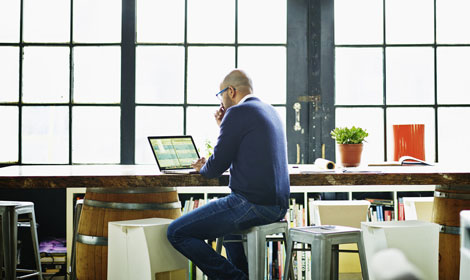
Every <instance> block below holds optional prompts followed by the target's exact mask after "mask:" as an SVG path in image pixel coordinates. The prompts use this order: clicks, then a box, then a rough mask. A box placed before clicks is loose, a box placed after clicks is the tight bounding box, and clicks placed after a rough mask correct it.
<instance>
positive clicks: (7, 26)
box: [0, 1, 21, 43]
mask: <svg viewBox="0 0 470 280" xmlns="http://www.w3.org/2000/svg"><path fill="white" fill-rule="evenodd" d="M20 3H21V2H20V1H0V26H1V27H2V28H0V42H2V43H7V42H8V43H18V42H19V41H20Z"/></svg>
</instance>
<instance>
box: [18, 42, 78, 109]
mask: <svg viewBox="0 0 470 280" xmlns="http://www.w3.org/2000/svg"><path fill="white" fill-rule="evenodd" d="M69 53H70V51H69V48H67V47H25V48H24V56H23V57H24V59H23V60H24V62H23V101H24V102H31V103H33V102H38V103H43V102H44V103H46V102H58V103H64V102H68V101H69Z"/></svg>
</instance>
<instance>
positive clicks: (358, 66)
mask: <svg viewBox="0 0 470 280" xmlns="http://www.w3.org/2000/svg"><path fill="white" fill-rule="evenodd" d="M382 53H383V52H382V49H381V48H336V66H335V69H336V73H335V79H336V83H335V87H336V97H335V100H336V104H346V105H357V104H363V105H371V104H383V75H382V73H383V68H382V67H383V64H382V63H383V54H382Z"/></svg>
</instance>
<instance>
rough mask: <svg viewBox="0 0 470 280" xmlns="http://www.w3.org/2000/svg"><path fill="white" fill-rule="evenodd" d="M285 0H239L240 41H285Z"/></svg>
mask: <svg viewBox="0 0 470 280" xmlns="http://www.w3.org/2000/svg"><path fill="white" fill-rule="evenodd" d="M286 30H287V1H286V0H257V1H252V0H239V1H238V41H239V42H240V43H286V36H287V31H286Z"/></svg>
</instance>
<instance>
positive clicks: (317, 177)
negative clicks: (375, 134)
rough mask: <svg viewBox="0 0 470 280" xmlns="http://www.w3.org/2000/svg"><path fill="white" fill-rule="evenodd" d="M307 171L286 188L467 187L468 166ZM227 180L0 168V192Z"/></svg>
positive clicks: (120, 168)
mask: <svg viewBox="0 0 470 280" xmlns="http://www.w3.org/2000/svg"><path fill="white" fill-rule="evenodd" d="M309 168H310V167H309V166H305V165H304V166H299V167H297V168H295V167H294V166H290V181H291V186H325V185H470V167H468V168H455V167H445V166H416V167H415V166H404V167H402V166H394V167H369V168H362V169H349V170H348V171H346V172H343V173H309V174H305V172H304V171H305V170H308V169H309ZM361 170H362V171H361ZM228 177H229V176H228V175H223V176H221V177H220V178H216V179H206V178H204V177H203V176H201V175H199V174H185V175H175V174H171V175H170V174H162V173H160V172H159V171H158V169H157V167H156V166H155V165H29V166H28V165H23V166H9V167H4V168H0V188H3V189H9V188H11V189H32V188H37V189H40V188H77V187H109V188H111V187H112V188H128V187H159V186H161V187H168V186H177V187H184V186H227V185H228Z"/></svg>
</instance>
